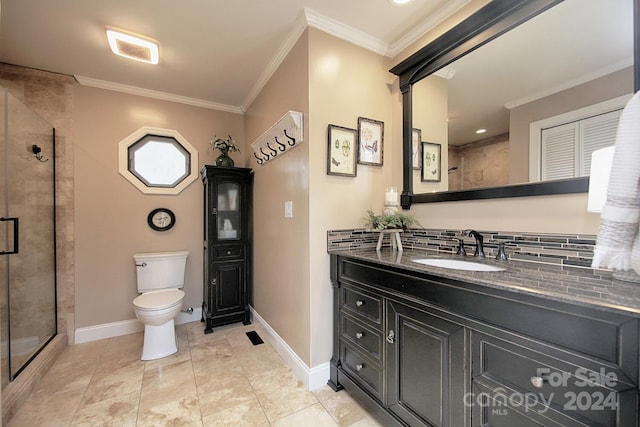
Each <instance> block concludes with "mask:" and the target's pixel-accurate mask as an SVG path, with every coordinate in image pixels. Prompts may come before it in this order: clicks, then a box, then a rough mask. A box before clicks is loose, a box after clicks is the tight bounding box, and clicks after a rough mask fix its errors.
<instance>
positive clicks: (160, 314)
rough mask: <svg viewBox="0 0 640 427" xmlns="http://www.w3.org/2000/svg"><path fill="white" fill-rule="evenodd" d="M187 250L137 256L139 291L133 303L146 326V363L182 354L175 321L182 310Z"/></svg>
mask: <svg viewBox="0 0 640 427" xmlns="http://www.w3.org/2000/svg"><path fill="white" fill-rule="evenodd" d="M188 255H189V252H187V251H176V252H155V253H140V254H134V255H133V259H135V261H136V276H137V282H138V292H140V293H141V294H142V295H140V296H138V297H136V298H135V299H134V300H133V310H134V311H135V313H136V317H137V318H138V320H140V321H141V322H142V323H143V324H144V345H143V348H142V360H153V359H159V358H161V357H165V356H169V355H170V354H173V353H175V352H176V351H178V347H177V346H176V332H175V327H174V324H173V319H174V317H176V315H177V314H178V313H179V312H180V310H181V309H182V300H183V299H184V292H183V291H181V290H180V289H179V288H182V286H183V285H184V274H185V267H186V264H187V256H188Z"/></svg>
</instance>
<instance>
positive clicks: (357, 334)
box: [356, 332, 364, 340]
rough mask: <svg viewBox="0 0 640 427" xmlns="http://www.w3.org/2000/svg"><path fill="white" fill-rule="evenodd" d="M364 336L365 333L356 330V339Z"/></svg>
mask: <svg viewBox="0 0 640 427" xmlns="http://www.w3.org/2000/svg"><path fill="white" fill-rule="evenodd" d="M363 336H364V334H363V333H362V332H356V339H357V340H359V339H360V338H362V337H363Z"/></svg>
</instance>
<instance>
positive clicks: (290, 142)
mask: <svg viewBox="0 0 640 427" xmlns="http://www.w3.org/2000/svg"><path fill="white" fill-rule="evenodd" d="M284 136H286V137H287V138H289V139H290V140H291V141H289V145H291V146H292V147H293V146H294V145H296V139H295V138H292V137H290V136H289V134H288V133H287V130H286V129H285V130H284ZM292 142H293V144H292Z"/></svg>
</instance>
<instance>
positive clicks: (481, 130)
mask: <svg viewBox="0 0 640 427" xmlns="http://www.w3.org/2000/svg"><path fill="white" fill-rule="evenodd" d="M486 131H487V130H486V129H478V130H477V131H476V133H485V132H486Z"/></svg>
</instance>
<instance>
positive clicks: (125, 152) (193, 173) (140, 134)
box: [118, 126, 198, 194]
mask: <svg viewBox="0 0 640 427" xmlns="http://www.w3.org/2000/svg"><path fill="white" fill-rule="evenodd" d="M147 135H159V136H167V137H171V138H174V139H175V140H176V141H178V143H179V144H180V145H182V146H183V147H184V149H185V150H187V152H188V153H189V156H190V157H191V159H190V161H189V169H190V170H189V175H188V176H187V177H186V178H184V179H183V180H182V181H180V182H179V183H178V184H177V185H176V186H175V187H148V186H147V185H146V184H145V183H144V182H142V181H141V180H140V179H139V178H138V177H137V176H135V175H134V174H132V173H131V172H129V147H131V146H132V145H133V144H135V143H136V142H138V141H139V140H140V139H142V138H144V137H145V136H147ZM118 171H119V172H120V175H122V176H123V177H124V178H125V179H126V180H127V181H129V182H130V183H131V184H133V186H135V187H136V188H137V189H138V190H140V191H141V192H143V193H144V194H179V193H180V192H181V191H182V190H184V189H185V188H187V187H188V186H189V185H190V184H191V183H192V182H193V181H195V180H196V178H197V177H198V150H196V149H195V148H194V147H193V145H191V144H190V143H189V141H187V139H186V138H185V137H184V136H182V135H181V134H180V132H178V131H177V130H175V129H164V128H157V127H152V126H143V127H141V128H140V129H138V130H136V131H135V132H133V133H132V134H130V135H129V136H127V137H126V138H124V139H123V140H122V141H120V143H119V144H118Z"/></svg>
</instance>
